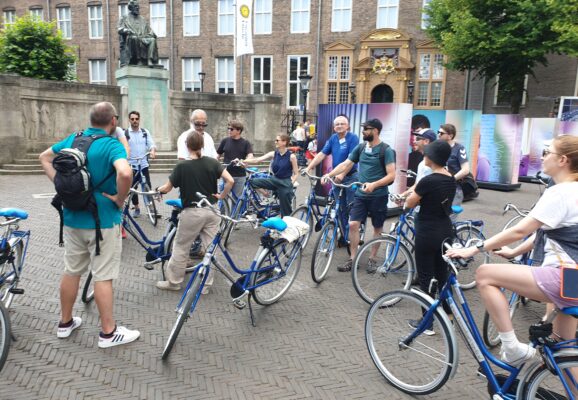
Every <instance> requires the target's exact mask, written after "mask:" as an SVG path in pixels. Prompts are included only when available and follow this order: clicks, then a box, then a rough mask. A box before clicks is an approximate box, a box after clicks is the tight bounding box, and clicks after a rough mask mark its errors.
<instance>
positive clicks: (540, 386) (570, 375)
mask: <svg viewBox="0 0 578 400" xmlns="http://www.w3.org/2000/svg"><path fill="white" fill-rule="evenodd" d="M556 364H557V365H558V368H560V371H562V374H561V376H558V375H555V374H553V373H552V372H551V371H550V370H549V369H548V364H542V366H541V367H540V368H538V369H537V370H536V371H535V372H534V373H533V374H532V375H531V376H530V378H529V379H528V380H526V382H525V384H524V388H523V393H524V394H523V396H522V397H520V398H522V399H528V400H533V399H541V400H542V399H544V400H546V399H548V400H550V399H552V400H559V399H570V398H572V397H571V396H570V394H569V393H568V392H567V391H566V389H565V388H564V385H563V383H562V381H564V382H565V383H566V385H568V387H569V389H570V392H571V394H572V395H573V397H574V398H576V397H577V396H578V383H577V382H578V373H577V372H576V371H577V370H578V357H576V356H573V357H556Z"/></svg>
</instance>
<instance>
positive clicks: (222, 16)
mask: <svg viewBox="0 0 578 400" xmlns="http://www.w3.org/2000/svg"><path fill="white" fill-rule="evenodd" d="M217 8H218V10H217V12H218V14H219V20H218V22H217V24H218V28H217V31H218V34H219V35H232V34H233V31H234V30H235V20H234V18H235V6H233V0H219V3H218V7H217Z"/></svg>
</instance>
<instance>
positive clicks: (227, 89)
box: [216, 57, 235, 93]
mask: <svg viewBox="0 0 578 400" xmlns="http://www.w3.org/2000/svg"><path fill="white" fill-rule="evenodd" d="M216 61H217V74H216V75H217V90H216V91H217V93H235V63H234V60H233V57H217V60H216Z"/></svg>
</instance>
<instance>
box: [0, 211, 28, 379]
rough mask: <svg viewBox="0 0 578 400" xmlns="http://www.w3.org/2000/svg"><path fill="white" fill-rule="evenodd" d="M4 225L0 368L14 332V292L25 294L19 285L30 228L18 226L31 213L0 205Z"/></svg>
mask: <svg viewBox="0 0 578 400" xmlns="http://www.w3.org/2000/svg"><path fill="white" fill-rule="evenodd" d="M0 217H4V218H5V221H3V222H0V228H3V233H2V236H0V371H1V370H2V368H3V367H4V364H5V363H6V359H7V358H8V351H9V349H10V342H11V340H12V332H11V330H10V315H9V314H8V309H9V308H10V306H11V305H12V300H13V299H14V295H18V294H24V289H21V288H19V287H18V283H20V278H21V276H22V268H23V267H24V262H25V260H26V252H27V249H28V241H29V239H30V231H29V230H28V231H22V230H19V227H18V222H19V221H23V220H25V219H27V218H28V213H27V212H26V211H24V210H20V209H18V208H0Z"/></svg>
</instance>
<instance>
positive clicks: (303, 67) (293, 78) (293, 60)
mask: <svg viewBox="0 0 578 400" xmlns="http://www.w3.org/2000/svg"><path fill="white" fill-rule="evenodd" d="M307 74H309V56H288V57H287V77H288V80H287V98H288V99H289V101H288V103H287V108H290V107H299V106H300V105H301V102H302V101H303V99H302V96H301V90H300V87H299V86H300V85H299V76H300V75H307Z"/></svg>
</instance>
